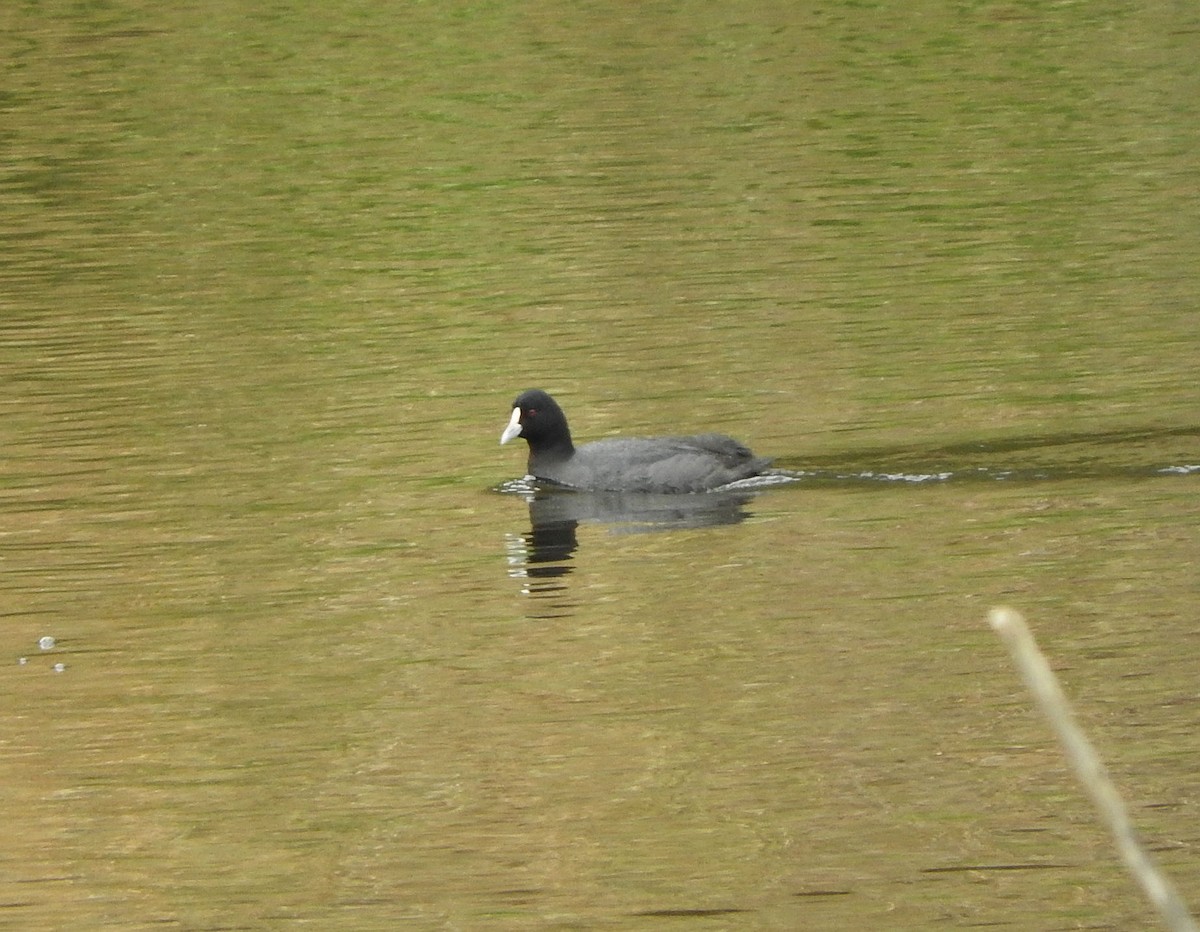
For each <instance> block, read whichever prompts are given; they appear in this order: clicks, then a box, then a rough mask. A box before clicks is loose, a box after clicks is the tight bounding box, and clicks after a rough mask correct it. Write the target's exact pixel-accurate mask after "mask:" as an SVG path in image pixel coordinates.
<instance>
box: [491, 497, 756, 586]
mask: <svg viewBox="0 0 1200 932" xmlns="http://www.w3.org/2000/svg"><path fill="white" fill-rule="evenodd" d="M500 491H502V492H509V493H512V494H516V495H519V496H520V497H521V498H523V499H524V500H525V502H526V503H527V504H528V505H529V524H530V528H529V530H528V531H527V532H526V533H524V534H520V535H517V534H510V535H509V537H508V563H509V575H510V576H513V577H514V578H519V579H523V580H525V588H524V591H525V592H526V593H527V594H528V595H538V596H550V595H553V594H555V593H560V594H561V593H562V592H563V591H565V589H566V586H565V579H563V577H565V576H568V575H569V574H570V572H571V561H572V560H573V559H574V554H575V550H576V549H577V548H578V546H579V543H578V539H577V537H576V533H575V532H576V529H577V528H578V527H579V525H580V524H584V523H588V524H605V525H609V527H610V531H611V533H614V534H638V533H646V532H652V531H668V530H679V529H684V528H701V527H712V526H715V525H720V524H737V523H738V522H739V521H744V520H745V519H746V518H748V517H749V516H750V512H749V511H747V510H746V505H747V504H748V503H749V502H750V501H751V500H752V499H753V497H754V493H753V492H748V491H728V492H698V493H694V494H687V495H667V494H652V493H645V492H576V491H572V490H570V489H561V488H554V487H543V486H540V485H536V484H533V483H532V482H531V481H529V480H521V481H520V482H512V483H507V484H506V485H504V486H501V487H500Z"/></svg>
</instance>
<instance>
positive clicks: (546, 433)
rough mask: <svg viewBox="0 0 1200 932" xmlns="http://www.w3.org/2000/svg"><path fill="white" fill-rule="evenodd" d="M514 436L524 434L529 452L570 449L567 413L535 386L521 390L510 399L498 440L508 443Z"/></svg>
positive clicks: (571, 446) (567, 451) (565, 451)
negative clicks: (509, 412)
mask: <svg viewBox="0 0 1200 932" xmlns="http://www.w3.org/2000/svg"><path fill="white" fill-rule="evenodd" d="M514 437H524V438H525V440H526V442H528V444H529V450H530V452H531V453H547V452H551V451H554V450H559V451H561V452H563V453H570V452H571V451H572V450H574V445H573V444H572V443H571V429H570V428H569V427H567V416H566V415H565V414H563V410H562V408H560V407H559V406H558V402H557V401H555V400H554V399H553V398H551V397H550V396H549V395H548V394H546V393H545V392H544V391H542V390H541V389H538V388H531V389H529V390H528V391H525V392H521V394H520V395H518V396H517V399H516V401H514V402H513V413H512V418H511V420H509V422H508V426H507V427H506V428H504V433H502V434H501V435H500V442H501V443H508V441H510V440H512V439H513V438H514Z"/></svg>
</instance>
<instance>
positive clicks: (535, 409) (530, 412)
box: [529, 408, 537, 417]
mask: <svg viewBox="0 0 1200 932" xmlns="http://www.w3.org/2000/svg"><path fill="white" fill-rule="evenodd" d="M535 414H537V408H530V409H529V416H530V417H533V416H534V415H535Z"/></svg>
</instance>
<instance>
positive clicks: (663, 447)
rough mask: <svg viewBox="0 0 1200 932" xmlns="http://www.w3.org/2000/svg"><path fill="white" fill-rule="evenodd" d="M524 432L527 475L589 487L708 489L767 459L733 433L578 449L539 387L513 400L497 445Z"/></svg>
mask: <svg viewBox="0 0 1200 932" xmlns="http://www.w3.org/2000/svg"><path fill="white" fill-rule="evenodd" d="M514 437H524V438H525V440H526V441H527V442H528V443H529V473H530V475H532V476H536V477H537V478H538V479H543V480H546V481H548V482H554V483H557V484H559V485H565V486H569V487H570V488H573V489H582V490H586V491H593V492H601V491H603V492H707V491H710V490H712V489H715V488H718V487H719V486H723V485H726V484H727V483H730V482H733V481H735V480H737V479H747V478H749V477H751V476H757V475H760V474H761V473H762V471H763V470H764V469H766V468H767V466H769V465H770V463H771V461H770V460H769V459H763V458H762V457H758V456H755V455H754V454H753V453H751V452H750V451H749V450H748V449H746V447H744V446H742V444H740V443H738V442H737V441H736V440H734V439H733V438H732V437H726V436H725V435H724V434H697V435H695V436H691V437H645V438H629V439H624V438H614V439H612V440H597V441H596V442H594V443H585V444H583V445H581V446H579V447H576V446H575V445H574V444H573V443H571V430H570V428H568V427H567V418H566V415H565V414H563V411H562V408H560V407H559V406H558V403H557V402H556V401H555V400H554V399H553V398H551V397H550V396H549V395H547V394H546V393H545V392H543V391H540V390H538V389H530V390H529V391H527V392H522V393H521V394H520V395H518V396H517V400H516V401H514V402H513V412H512V418H511V419H510V420H509V422H508V426H507V427H505V428H504V433H502V434H501V435H500V442H501V443H508V441H510V440H512V439H513V438H514Z"/></svg>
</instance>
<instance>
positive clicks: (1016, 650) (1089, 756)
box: [988, 608, 1200, 932]
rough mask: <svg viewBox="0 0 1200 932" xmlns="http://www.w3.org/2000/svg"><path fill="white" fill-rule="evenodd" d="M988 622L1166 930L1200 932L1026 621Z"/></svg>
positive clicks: (1011, 616) (997, 615)
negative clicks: (1149, 848) (1139, 832)
mask: <svg viewBox="0 0 1200 932" xmlns="http://www.w3.org/2000/svg"><path fill="white" fill-rule="evenodd" d="M988 622H989V623H990V624H991V626H992V627H993V628H994V629H995V630H996V633H997V634H998V635H1000V639H1001V640H1003V641H1004V644H1005V646H1007V647H1008V650H1009V653H1011V654H1012V658H1013V661H1014V662H1015V663H1016V665H1017V669H1018V670H1019V671H1020V673H1021V678H1022V679H1023V680H1025V685H1026V686H1028V687H1029V689H1030V691H1031V692H1032V693H1033V696H1034V698H1035V699H1036V700H1037V704H1038V705H1039V706H1040V707H1041V710H1042V713H1043V714H1044V715H1045V716H1046V718H1047V719H1049V720H1050V725H1051V727H1053V728H1054V731H1055V732H1056V733H1057V735H1058V740H1059V741H1060V742H1061V744H1062V746H1063V750H1064V752H1065V753H1066V755H1067V760H1068V761H1070V763H1071V766H1072V767H1073V768H1074V770H1075V774H1076V776H1078V777H1079V780H1080V782H1081V783H1082V784H1083V786H1084V789H1085V790H1087V793H1088V795H1089V796H1091V797H1092V802H1094V803H1095V804H1096V808H1097V809H1099V810H1100V815H1101V818H1102V819H1103V820H1104V821H1105V822H1106V823H1107V824H1108V828H1109V831H1111V832H1112V835H1113V838H1114V839H1115V841H1116V843H1117V850H1118V851H1120V853H1121V858H1122V859H1123V860H1124V861H1125V866H1126V867H1128V868H1129V871H1130V873H1132V874H1133V877H1134V879H1135V880H1136V881H1137V882H1138V884H1139V885H1140V886H1141V888H1142V890H1143V891H1144V892H1145V894H1146V896H1147V897H1149V899H1150V902H1151V903H1153V904H1154V905H1155V907H1156V908H1157V909H1158V911H1159V913H1160V914H1161V915H1162V918H1163V921H1164V922H1165V923H1166V926H1167V928H1168V929H1170V930H1171V932H1200V929H1198V927H1197V926H1196V920H1195V919H1193V918H1192V916H1191V913H1189V912H1188V908H1187V904H1186V903H1184V902H1183V900H1182V899H1181V898H1180V896H1179V894H1178V893H1177V892H1176V891H1175V887H1174V886H1173V885H1172V884H1171V881H1170V880H1168V879H1167V877H1166V875H1165V874H1163V873H1162V872H1161V871H1160V870H1159V869H1158V867H1156V866H1155V864H1154V862H1153V860H1151V858H1150V855H1149V853H1148V852H1147V851H1146V849H1145V848H1144V847H1142V844H1141V842H1139V841H1138V838H1137V835H1136V833H1135V832H1134V830H1133V823H1132V822H1131V821H1130V820H1129V813H1128V812H1127V811H1126V809H1125V804H1124V802H1122V800H1121V796H1120V794H1119V793H1118V792H1117V788H1116V787H1115V786H1114V785H1113V782H1112V780H1111V778H1110V777H1109V776H1108V771H1107V770H1106V769H1105V767H1104V764H1103V762H1102V761H1101V760H1100V758H1099V756H1098V755H1097V754H1096V750H1095V748H1093V747H1092V744H1091V742H1090V741H1088V739H1087V736H1086V735H1085V734H1084V733H1083V731H1081V730H1080V728H1079V726H1078V725H1077V724H1076V723H1075V717H1074V715H1073V714H1072V712H1071V705H1070V703H1069V702H1068V701H1067V697H1066V696H1065V695H1064V694H1063V691H1062V687H1061V686H1059V683H1058V678H1057V677H1056V676H1055V675H1054V671H1052V670H1051V669H1050V664H1048V663H1047V662H1046V658H1045V657H1044V656H1043V655H1042V652H1041V651H1040V650H1039V649H1038V646H1037V642H1036V641H1035V640H1034V639H1033V635H1032V634H1030V632H1029V627H1028V626H1027V625H1026V624H1025V619H1024V618H1022V617H1021V615H1020V614H1019V613H1018V612H1015V611H1013V610H1012V609H1008V608H995V609H992V611H991V612H990V613H989V614H988Z"/></svg>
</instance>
